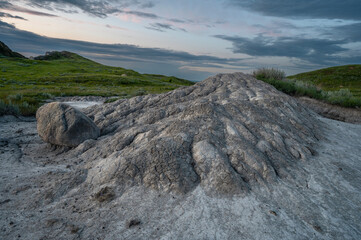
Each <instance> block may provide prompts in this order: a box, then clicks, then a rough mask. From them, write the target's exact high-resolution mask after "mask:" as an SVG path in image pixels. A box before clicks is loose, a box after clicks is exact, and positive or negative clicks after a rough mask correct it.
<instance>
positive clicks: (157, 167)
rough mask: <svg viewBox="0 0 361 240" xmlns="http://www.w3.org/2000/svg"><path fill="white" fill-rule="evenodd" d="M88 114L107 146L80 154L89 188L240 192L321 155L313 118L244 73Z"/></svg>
mask: <svg viewBox="0 0 361 240" xmlns="http://www.w3.org/2000/svg"><path fill="white" fill-rule="evenodd" d="M87 114H88V115H89V116H90V117H91V118H93V119H94V121H95V123H96V124H97V125H98V126H100V127H101V131H102V135H106V136H104V137H103V138H102V139H101V140H98V141H96V142H95V143H94V142H93V143H92V144H91V145H89V143H84V144H82V145H80V146H79V147H78V148H77V149H75V152H76V151H78V153H77V154H78V156H79V157H80V158H83V159H84V160H86V161H88V162H89V164H88V166H87V168H89V172H88V177H87V183H89V184H91V185H94V186H100V185H102V184H107V183H110V182H111V183H116V184H119V185H122V186H130V185H134V184H144V185H145V186H148V187H150V188H153V189H157V190H161V191H173V192H180V193H186V192H188V191H190V190H191V189H193V188H194V187H196V186H197V185H199V184H200V185H201V186H202V187H203V188H204V189H205V190H207V191H210V192H217V193H228V194H235V193H240V192H245V191H249V189H251V187H252V185H253V184H269V183H273V182H275V181H277V179H278V178H280V177H288V172H287V168H289V167H292V166H294V165H295V163H296V162H298V161H304V160H306V159H307V158H308V157H309V156H311V154H312V153H313V152H314V151H313V150H312V145H313V144H314V143H315V141H317V137H316V135H317V134H316V132H317V125H316V124H317V121H315V117H314V115H313V113H311V112H310V111H309V110H307V109H305V108H304V107H302V106H299V105H298V104H297V102H296V101H295V100H293V99H292V98H291V97H289V96H287V95H285V94H283V93H281V92H279V91H277V90H276V89H275V88H273V87H272V86H270V85H267V84H265V83H263V82H261V81H258V80H256V79H255V78H253V77H252V76H250V75H246V74H243V73H235V74H223V75H217V76H214V77H211V78H208V79H206V80H204V81H202V82H200V83H197V84H196V85H194V86H191V87H185V88H180V89H177V90H175V91H172V92H169V93H166V94H161V95H149V96H140V97H135V98H132V99H124V100H118V101H116V102H114V103H109V104H106V105H103V106H98V107H93V108H91V109H90V110H88V112H87Z"/></svg>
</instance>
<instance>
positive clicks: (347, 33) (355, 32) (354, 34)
mask: <svg viewBox="0 0 361 240" xmlns="http://www.w3.org/2000/svg"><path fill="white" fill-rule="evenodd" d="M360 29H361V23H353V24H348V25H343V26H337V27H332V28H329V29H327V32H326V33H325V35H326V36H331V37H332V38H340V37H341V38H346V39H347V40H348V41H349V42H361V31H360Z"/></svg>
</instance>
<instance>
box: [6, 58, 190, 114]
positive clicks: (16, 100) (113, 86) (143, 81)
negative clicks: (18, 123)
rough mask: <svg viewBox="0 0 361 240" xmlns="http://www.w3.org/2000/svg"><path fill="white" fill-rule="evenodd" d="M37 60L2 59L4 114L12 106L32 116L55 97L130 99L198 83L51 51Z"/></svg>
mask: <svg viewBox="0 0 361 240" xmlns="http://www.w3.org/2000/svg"><path fill="white" fill-rule="evenodd" d="M36 59H40V60H36ZM36 59H34V60H31V59H26V58H19V57H5V56H1V57H0V115H1V114H4V112H9V110H11V109H10V106H13V107H15V109H14V111H17V109H16V108H18V110H20V113H21V114H23V115H32V114H34V113H35V111H36V109H37V108H38V107H39V106H40V105H41V103H42V102H43V101H44V100H45V99H48V98H51V97H53V96H89V95H94V96H119V97H123V98H126V97H132V96H136V95H144V94H148V93H162V92H167V91H170V90H173V89H175V88H178V87H180V86H188V85H192V84H194V83H193V82H190V81H187V80H183V79H179V78H176V77H168V76H162V75H152V74H140V73H138V72H135V71H133V70H129V69H124V68H119V67H109V66H105V65H102V64H99V63H96V62H94V61H91V60H89V59H86V58H83V57H81V56H79V55H77V54H75V53H70V52H51V53H47V54H46V55H45V56H39V57H37V58H36ZM1 109H3V110H1ZM10 113H11V111H10Z"/></svg>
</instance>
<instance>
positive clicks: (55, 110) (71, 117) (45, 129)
mask: <svg viewBox="0 0 361 240" xmlns="http://www.w3.org/2000/svg"><path fill="white" fill-rule="evenodd" d="M36 119H37V130H38V134H39V136H40V137H41V138H42V139H43V140H44V141H45V142H48V143H52V144H55V145H60V146H68V147H76V146H78V145H79V144H80V143H82V142H84V141H85V140H87V139H96V138H98V137H99V135H100V130H99V128H98V127H97V125H96V124H95V123H94V122H93V121H92V120H91V119H90V118H89V117H87V116H86V115H85V114H84V113H82V112H80V111H79V110H76V109H75V108H73V107H71V106H69V105H67V104H64V103H60V102H52V103H49V104H45V105H44V106H42V107H40V108H39V109H38V111H37V112H36Z"/></svg>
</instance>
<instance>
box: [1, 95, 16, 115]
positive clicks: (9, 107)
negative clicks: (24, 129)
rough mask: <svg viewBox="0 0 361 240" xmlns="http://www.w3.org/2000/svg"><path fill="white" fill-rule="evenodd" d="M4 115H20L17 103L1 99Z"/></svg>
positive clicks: (2, 113)
mask: <svg viewBox="0 0 361 240" xmlns="http://www.w3.org/2000/svg"><path fill="white" fill-rule="evenodd" d="M2 115H20V110H19V107H18V106H17V105H15V104H12V103H11V101H9V103H6V102H4V101H3V100H1V99H0V116H2Z"/></svg>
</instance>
